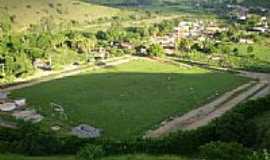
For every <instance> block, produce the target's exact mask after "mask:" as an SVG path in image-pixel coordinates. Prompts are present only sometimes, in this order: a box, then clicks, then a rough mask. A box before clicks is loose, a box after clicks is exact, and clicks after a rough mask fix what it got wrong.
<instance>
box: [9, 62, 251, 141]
mask: <svg viewBox="0 0 270 160" xmlns="http://www.w3.org/2000/svg"><path fill="white" fill-rule="evenodd" d="M247 81H248V80H247V79H246V78H243V77H238V76H236V75H233V74H229V73H222V72H214V71H209V70H206V69H202V68H196V67H194V68H192V69H186V68H181V67H179V66H175V65H170V64H164V63H159V62H156V61H146V60H136V61H132V62H129V63H127V64H122V65H119V66H117V67H111V68H106V69H99V70H96V71H92V72H89V73H87V74H81V75H78V76H73V77H67V78H64V79H60V80H54V81H50V82H46V83H42V84H39V85H35V86H32V87H28V88H24V89H20V90H17V91H14V92H12V97H25V98H26V99H27V100H28V102H29V103H30V106H32V107H34V108H36V109H37V110H38V111H40V112H41V113H42V114H43V115H45V117H46V119H45V123H46V124H49V125H54V124H61V125H63V126H66V127H67V126H70V125H77V124H80V123H87V124H91V125H93V126H95V127H98V128H102V129H104V134H105V136H106V137H111V138H121V139H122V138H130V137H135V136H141V135H143V134H144V133H145V132H146V131H147V130H148V129H150V128H151V127H154V126H155V125H158V124H159V123H160V122H161V121H163V120H165V119H168V118H169V117H171V116H176V115H183V114H184V113H186V112H188V111H190V110H192V109H194V108H196V107H199V106H200V105H201V104H203V103H206V102H208V101H210V100H212V99H214V98H215V97H217V96H219V95H221V94H223V93H224V92H226V91H228V90H232V89H233V88H236V87H237V86H239V85H241V84H243V83H246V82H247ZM50 103H56V104H59V105H62V106H63V107H64V109H65V112H66V114H67V115H68V120H61V119H60V118H57V117H56V116H53V114H52V111H51V108H50Z"/></svg>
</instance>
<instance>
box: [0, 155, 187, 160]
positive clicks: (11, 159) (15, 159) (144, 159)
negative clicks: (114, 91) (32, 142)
mask: <svg viewBox="0 0 270 160" xmlns="http://www.w3.org/2000/svg"><path fill="white" fill-rule="evenodd" d="M0 159H1V160H75V158H74V157H71V156H70V157H67V156H62V157H61V156H58V157H26V156H19V155H0ZM130 159H134V160H187V159H186V158H182V157H178V156H169V155H165V156H150V155H126V156H116V157H107V158H103V159H102V160H130Z"/></svg>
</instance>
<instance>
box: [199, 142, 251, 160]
mask: <svg viewBox="0 0 270 160" xmlns="http://www.w3.org/2000/svg"><path fill="white" fill-rule="evenodd" d="M200 155H201V157H202V158H204V159H207V160H246V159H247V157H248V156H249V155H250V151H249V150H247V149H245V148H244V147H243V145H241V144H238V143H222V142H211V143H208V144H205V145H203V146H201V147H200Z"/></svg>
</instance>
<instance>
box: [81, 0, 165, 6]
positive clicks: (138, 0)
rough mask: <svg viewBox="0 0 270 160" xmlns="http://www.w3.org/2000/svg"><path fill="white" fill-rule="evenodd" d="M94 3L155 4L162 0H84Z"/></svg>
mask: <svg viewBox="0 0 270 160" xmlns="http://www.w3.org/2000/svg"><path fill="white" fill-rule="evenodd" d="M84 1H87V2H92V3H99V4H105V5H126V6H132V5H153V4H155V3H159V2H161V1H162V0H84Z"/></svg>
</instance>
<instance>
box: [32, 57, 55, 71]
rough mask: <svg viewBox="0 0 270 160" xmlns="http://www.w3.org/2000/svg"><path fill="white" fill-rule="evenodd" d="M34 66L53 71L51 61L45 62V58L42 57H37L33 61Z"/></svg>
mask: <svg viewBox="0 0 270 160" xmlns="http://www.w3.org/2000/svg"><path fill="white" fill-rule="evenodd" d="M33 66H34V67H35V68H37V69H41V70H44V71H51V70H52V66H51V65H50V63H49V62H45V61H44V60H41V59H36V60H35V61H34V63H33Z"/></svg>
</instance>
